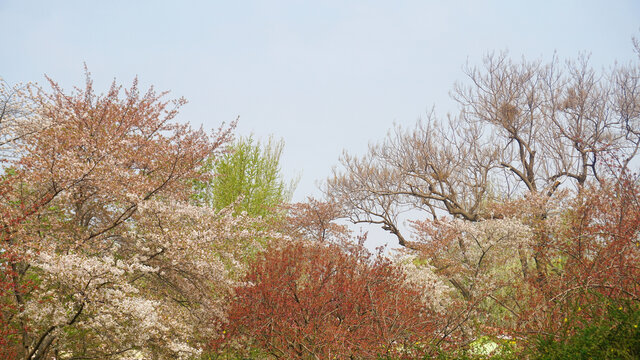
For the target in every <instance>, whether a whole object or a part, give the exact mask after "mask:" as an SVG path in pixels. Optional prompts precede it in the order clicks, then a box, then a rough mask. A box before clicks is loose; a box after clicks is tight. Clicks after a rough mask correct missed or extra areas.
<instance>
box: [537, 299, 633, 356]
mask: <svg viewBox="0 0 640 360" xmlns="http://www.w3.org/2000/svg"><path fill="white" fill-rule="evenodd" d="M598 308H600V309H602V310H604V311H603V314H602V315H600V316H597V315H596V316H597V317H594V315H593V314H584V313H583V311H581V309H580V308H577V309H575V310H574V311H573V315H569V316H567V319H566V324H567V325H566V327H565V328H564V332H563V333H562V334H556V335H549V336H546V337H541V338H539V339H538V342H537V347H536V349H535V352H536V353H535V355H534V356H532V357H533V358H535V359H540V360H552V359H553V360H556V359H557V360H560V359H638V358H640V328H639V326H640V304H638V303H637V302H633V301H618V302H612V301H608V300H607V299H604V298H601V300H600V301H599V306H598Z"/></svg>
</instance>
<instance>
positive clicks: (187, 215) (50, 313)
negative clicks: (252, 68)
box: [0, 76, 256, 359]
mask: <svg viewBox="0 0 640 360" xmlns="http://www.w3.org/2000/svg"><path fill="white" fill-rule="evenodd" d="M50 84H51V87H52V90H51V91H50V92H48V93H47V92H44V91H41V90H39V89H37V88H31V89H32V92H31V93H30V94H22V95H24V96H25V99H27V100H28V103H29V104H33V108H32V109H30V110H29V111H28V112H24V111H23V112H13V113H8V114H9V115H5V118H3V124H5V123H7V124H15V125H12V126H4V127H3V128H2V130H3V131H4V132H5V133H3V139H9V140H8V141H7V142H6V144H8V145H10V146H11V155H12V156H5V157H4V158H3V161H4V162H5V166H4V168H3V169H4V173H3V174H2V184H1V185H2V191H1V192H0V195H1V196H2V197H3V201H2V205H1V206H2V208H1V209H0V210H1V213H2V221H1V222H0V226H1V227H0V234H1V235H2V241H3V242H2V245H1V248H2V249H3V251H4V252H5V253H6V254H11V256H8V257H6V260H4V261H3V263H2V264H1V265H2V267H3V269H5V271H6V272H5V276H4V277H3V278H4V279H6V278H7V277H10V278H11V285H12V286H11V288H10V290H8V292H5V293H4V295H5V296H3V298H2V304H3V309H2V310H3V319H5V321H6V322H7V323H8V324H9V327H10V328H12V329H14V330H15V331H17V333H18V336H15V337H13V338H12V340H13V341H14V343H17V348H18V351H17V353H18V356H19V357H21V358H25V359H44V358H51V357H56V358H58V357H60V356H62V357H64V356H70V357H93V358H104V357H108V356H109V357H116V358H117V357H131V356H134V355H135V356H152V355H150V354H151V353H153V354H154V355H153V357H154V358H162V357H166V358H181V357H188V356H193V355H194V354H197V353H198V352H199V348H200V344H201V342H200V340H199V337H198V336H197V334H198V333H201V334H203V335H202V337H206V334H207V333H208V332H210V331H213V330H212V329H211V328H210V327H207V325H203V324H208V326H210V324H212V323H214V321H212V320H211V319H213V318H216V319H217V318H218V317H222V316H224V314H223V311H222V308H221V302H220V299H221V298H222V296H223V294H224V293H226V292H227V291H228V290H229V289H230V288H231V287H232V286H233V282H232V281H231V280H230V279H231V278H232V277H233V273H234V272H238V271H241V269H240V268H239V265H240V264H241V263H242V261H241V260H242V257H243V256H244V255H243V253H242V250H241V249H243V248H245V247H247V246H253V245H250V243H251V242H252V239H253V236H252V234H251V230H250V229H252V228H256V226H253V225H251V224H250V220H248V219H245V218H243V217H242V216H236V217H234V216H231V214H230V213H228V211H221V212H216V211H214V210H211V209H203V208H198V207H194V206H190V205H188V204H189V200H190V193H191V190H192V188H191V184H192V181H193V179H201V180H203V181H206V178H204V177H203V176H205V175H203V174H202V173H201V172H199V171H198V169H199V167H200V166H201V164H202V162H203V160H204V159H206V158H207V157H208V156H211V154H214V155H215V154H216V153H217V152H219V151H220V150H221V146H222V145H223V144H224V143H225V142H227V141H228V139H229V134H230V130H231V128H232V127H229V128H226V129H222V128H221V129H220V130H219V131H218V132H217V133H215V134H212V135H207V134H205V133H204V132H203V131H202V130H195V131H194V130H192V129H190V128H189V126H187V125H182V124H179V123H177V122H175V121H174V120H173V119H174V117H175V116H176V114H177V111H178V109H179V107H180V106H181V105H182V104H184V102H185V101H184V100H183V99H179V100H175V101H165V100H162V98H163V96H165V93H160V94H158V93H156V92H155V91H154V90H153V89H151V90H149V91H148V92H146V93H144V94H141V93H140V92H139V90H138V86H137V81H134V83H133V85H132V86H131V88H129V89H126V90H124V96H123V95H122V93H123V90H122V88H121V87H119V86H116V85H115V84H114V85H112V86H111V88H110V90H109V92H108V93H107V94H105V95H96V94H95V92H94V90H93V84H92V82H91V80H90V77H89V76H87V83H86V86H85V88H83V89H78V88H76V89H75V91H74V92H72V93H71V94H68V93H66V92H65V91H63V90H62V89H61V88H60V87H59V86H58V85H57V84H56V83H54V82H53V81H50ZM7 103H10V102H7ZM11 104H15V102H14V103H11ZM13 114H21V115H24V116H25V118H24V119H21V121H20V122H18V118H16V117H15V116H14V115H13ZM6 116H9V117H6ZM12 116H13V117H12ZM5 119H9V120H11V121H10V122H6V121H5ZM21 124H37V125H38V126H34V128H37V130H34V131H31V130H30V129H31V128H29V129H27V130H25V127H24V126H26V125H24V126H23V125H21ZM8 145H7V146H8ZM253 221H255V220H253ZM243 229H244V230H243ZM232 243H233V244H236V246H237V245H239V244H245V245H246V246H245V245H240V246H238V247H232V246H231V245H230V244H232ZM204 314H206V315H207V316H204Z"/></svg>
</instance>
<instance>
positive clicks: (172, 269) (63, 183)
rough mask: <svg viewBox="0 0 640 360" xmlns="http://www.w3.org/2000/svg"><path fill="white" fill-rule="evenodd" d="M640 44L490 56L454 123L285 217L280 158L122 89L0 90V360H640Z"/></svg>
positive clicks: (163, 99)
mask: <svg viewBox="0 0 640 360" xmlns="http://www.w3.org/2000/svg"><path fill="white" fill-rule="evenodd" d="M634 44H635V51H636V54H637V55H638V58H637V59H636V60H635V61H634V62H631V63H628V64H615V65H613V66H611V67H610V68H608V69H604V70H601V71H596V70H594V69H593V68H592V67H591V66H590V64H589V58H588V56H582V57H579V58H578V59H576V60H570V61H566V62H562V61H560V60H559V59H557V58H554V59H552V60H551V61H550V62H548V63H544V62H542V61H527V60H522V61H514V60H512V59H511V58H510V57H509V56H508V55H507V54H505V53H492V54H489V55H487V56H486V57H485V59H484V61H483V62H482V65H481V66H478V67H474V66H467V67H466V68H465V70H464V72H465V74H466V75H467V77H468V81H466V82H464V83H460V84H457V85H456V86H455V87H454V88H453V91H452V97H453V99H454V100H455V101H456V102H457V104H458V112H457V113H452V114H449V115H447V116H445V117H439V116H438V115H437V114H436V113H435V112H431V113H429V114H428V116H427V118H425V119H423V120H420V121H419V122H418V123H417V124H416V125H415V126H414V127H410V128H405V127H402V126H396V127H395V128H394V129H392V131H391V132H389V134H388V136H387V137H386V138H385V139H384V140H382V141H381V142H379V143H377V144H374V145H371V146H370V148H369V151H368V152H367V153H366V154H364V155H360V156H358V155H350V154H348V153H345V154H344V155H343V157H342V158H341V159H340V163H341V166H340V167H338V168H336V170H335V171H334V173H333V174H332V176H330V178H329V179H328V180H327V182H326V184H325V185H324V190H325V195H326V196H325V198H323V199H315V198H308V200H307V201H306V202H302V203H295V204H292V203H289V201H290V193H291V189H292V187H291V186H290V185H289V184H288V183H287V182H286V181H285V179H283V177H282V176H281V173H280V163H279V161H280V155H281V153H282V151H283V146H284V144H283V143H282V142H273V141H268V142H266V143H261V142H258V141H256V142H254V140H253V138H251V137H248V138H246V137H244V138H243V137H240V138H239V139H235V140H234V137H233V135H234V134H233V132H234V129H235V126H236V122H232V123H231V124H229V125H224V124H223V125H222V126H221V127H220V128H219V129H217V130H216V131H213V132H211V133H206V132H205V131H203V130H202V129H199V130H196V129H193V128H192V127H191V126H190V125H189V124H186V123H184V122H179V121H177V120H176V117H177V115H178V112H179V110H180V108H181V106H183V105H184V104H185V100H184V99H174V100H170V99H167V97H168V93H165V92H157V91H155V90H154V89H153V88H150V89H149V90H147V91H142V90H141V89H140V88H139V85H138V81H137V79H136V80H134V81H133V83H132V85H131V86H129V87H126V88H125V87H122V86H120V85H118V84H117V83H116V82H114V83H113V84H112V85H111V87H110V88H109V89H108V90H107V92H106V93H104V94H101V93H99V92H97V91H96V90H95V89H94V84H93V82H92V78H91V76H90V74H88V73H87V75H86V83H85V84H84V86H83V87H81V88H74V90H72V91H65V90H64V89H63V88H62V87H60V86H59V85H58V84H57V83H56V82H55V81H53V80H51V79H48V86H46V87H41V86H38V85H10V84H8V83H6V82H4V81H2V82H0V107H1V111H0V156H1V159H0V161H1V162H2V165H1V166H2V168H1V172H0V196H1V197H2V201H1V202H0V216H1V219H0V236H2V239H1V241H2V244H1V245H0V269H1V272H0V357H3V358H8V359H13V358H15V359H25V360H27V359H29V360H35V359H104V358H111V359H240V358H255V359H289V358H297V359H428V358H443V359H447V358H488V357H495V358H501V359H504V358H514V359H515V358H545V359H546V358H566V357H567V356H570V355H572V354H573V355H575V354H583V355H584V356H585V358H589V357H595V358H629V359H631V358H637V357H639V356H640V341H639V340H638V339H640V332H639V330H638V325H640V324H639V321H640V265H639V264H640V184H639V181H638V173H637V171H638V168H637V165H638V163H637V158H638V156H637V155H638V151H639V149H640V45H639V44H638V42H634ZM407 210H413V212H412V214H415V215H412V216H415V217H414V218H413V219H411V221H410V222H409V224H410V227H409V229H408V230H407V229H406V226H403V225H402V223H401V215H402V214H403V213H404V212H405V211H407ZM344 220H349V221H351V223H353V224H361V223H369V224H374V225H378V226H381V227H382V229H384V230H386V231H388V232H390V233H391V234H393V235H394V236H395V237H396V238H397V240H398V242H399V244H400V245H401V248H400V249H399V250H396V251H385V249H378V250H373V249H367V247H366V246H364V243H365V241H366V238H367V234H366V233H354V230H353V227H350V226H348V225H347V224H346V223H345V222H344Z"/></svg>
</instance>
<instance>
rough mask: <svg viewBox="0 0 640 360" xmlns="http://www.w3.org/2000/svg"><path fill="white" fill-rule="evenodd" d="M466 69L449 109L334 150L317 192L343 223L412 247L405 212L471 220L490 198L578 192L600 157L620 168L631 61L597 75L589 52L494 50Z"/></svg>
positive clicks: (630, 129) (638, 69)
mask: <svg viewBox="0 0 640 360" xmlns="http://www.w3.org/2000/svg"><path fill="white" fill-rule="evenodd" d="M635 45H636V52H637V53H638V54H639V55H640V46H638V42H637V41H635ZM464 71H465V74H466V75H467V76H468V79H469V82H468V83H466V84H456V85H455V86H454V88H453V91H452V95H451V96H452V97H453V99H454V100H455V101H456V102H457V103H458V105H459V112H458V113H457V115H448V116H447V117H446V118H444V119H442V118H438V117H437V116H436V115H435V114H434V113H433V112H431V113H429V114H428V116H427V117H426V119H424V120H421V121H419V122H418V123H417V125H416V126H415V128H413V129H408V130H407V129H403V128H401V127H399V126H396V127H395V129H394V130H393V131H391V132H390V133H389V134H388V136H387V138H386V139H385V140H384V141H382V142H381V143H378V144H375V145H371V146H370V148H369V151H368V153H367V154H366V155H364V156H362V157H354V156H351V155H349V154H346V153H345V154H344V155H343V157H342V158H341V164H342V168H341V169H334V174H333V176H332V177H331V178H330V179H329V180H328V183H327V187H326V193H327V195H328V196H329V198H331V199H332V200H334V201H336V202H338V203H339V204H341V205H342V207H343V208H344V211H345V213H346V214H347V216H348V217H349V218H350V220H351V221H353V222H355V223H359V222H367V223H372V224H380V225H381V226H382V228H383V229H385V230H387V231H389V232H391V233H392V234H394V235H395V236H396V237H397V238H398V240H399V243H400V245H402V246H406V247H410V248H411V247H415V246H416V244H415V243H413V242H411V241H410V239H408V238H407V237H406V236H405V235H404V234H402V233H401V230H400V228H399V224H398V216H399V214H400V213H401V212H402V211H405V210H408V209H421V210H424V211H426V212H427V213H428V214H429V215H430V216H432V217H433V218H434V219H437V218H438V216H442V215H445V214H448V215H450V216H452V217H454V218H460V219H464V220H469V221H479V220H483V219H486V218H489V217H492V216H495V214H494V215H492V214H490V213H488V211H487V207H486V204H487V203H489V202H491V201H494V200H508V199H514V198H517V197H520V196H522V195H524V194H529V193H533V194H536V195H542V196H552V195H553V194H554V193H555V192H556V191H557V190H558V188H561V187H575V188H577V189H580V188H582V187H583V186H584V185H585V183H586V182H587V181H588V180H589V179H594V180H600V178H601V177H602V176H604V174H603V172H604V170H605V169H606V168H607V166H610V165H611V164H610V163H608V162H606V161H605V159H613V160H619V161H620V163H619V166H621V167H622V168H623V169H628V167H629V166H630V162H631V161H632V159H633V158H635V156H636V155H637V152H638V148H639V146H640V129H639V125H640V80H639V79H640V77H639V74H640V64H638V63H637V62H636V63H630V64H628V65H624V66H622V65H617V66H615V67H612V68H611V69H609V70H603V71H601V72H597V71H595V70H593V69H592V67H591V66H590V65H589V56H586V55H582V56H580V57H579V58H578V59H577V60H573V61H567V62H564V63H561V62H560V61H559V60H558V59H557V58H556V57H555V56H554V58H553V59H552V60H551V61H550V62H549V63H546V64H545V63H542V62H541V61H534V62H529V61H526V60H523V61H521V62H514V61H512V60H511V59H510V58H509V57H508V56H507V54H506V53H499V54H489V55H487V56H486V57H485V58H484V60H483V64H482V66H480V67H474V66H469V65H467V66H466V67H465V69H464ZM541 216H544V214H542V215H541Z"/></svg>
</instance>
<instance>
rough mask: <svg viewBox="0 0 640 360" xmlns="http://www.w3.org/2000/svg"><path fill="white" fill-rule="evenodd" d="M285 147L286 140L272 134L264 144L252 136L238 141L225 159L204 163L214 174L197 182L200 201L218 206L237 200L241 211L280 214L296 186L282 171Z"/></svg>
mask: <svg viewBox="0 0 640 360" xmlns="http://www.w3.org/2000/svg"><path fill="white" fill-rule="evenodd" d="M283 148H284V142H283V141H274V140H273V139H272V138H269V140H268V141H267V142H266V143H264V144H262V143H260V142H256V141H254V139H253V137H251V136H250V137H247V138H241V139H240V140H238V141H236V142H235V143H234V144H233V145H231V146H230V148H229V151H228V152H227V153H226V154H225V155H224V156H223V157H222V158H221V159H215V158H213V157H212V159H210V160H209V161H208V162H207V164H206V165H205V166H204V167H203V171H205V172H209V173H211V175H212V176H211V178H210V179H209V180H208V181H206V182H202V181H200V182H197V183H196V195H195V199H196V201H197V202H198V203H199V204H201V205H207V206H210V207H212V208H214V209H222V208H225V207H227V206H229V205H231V204H233V203H236V205H235V207H236V208H235V211H236V212H237V213H240V212H246V213H247V214H248V215H249V216H261V217H264V218H268V217H272V216H277V215H278V214H280V211H279V210H278V208H279V205H281V204H282V203H284V202H286V201H288V200H289V198H290V197H291V194H292V193H293V189H294V187H295V182H290V183H287V182H285V180H284V179H283V177H282V174H281V172H280V156H281V155H282V149H283Z"/></svg>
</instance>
